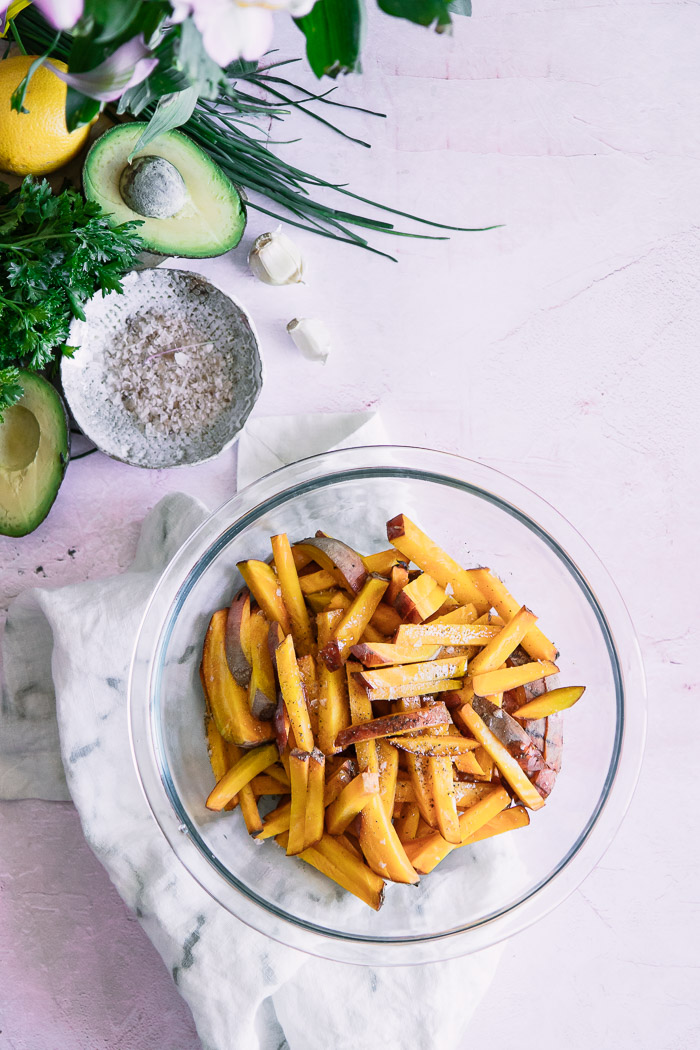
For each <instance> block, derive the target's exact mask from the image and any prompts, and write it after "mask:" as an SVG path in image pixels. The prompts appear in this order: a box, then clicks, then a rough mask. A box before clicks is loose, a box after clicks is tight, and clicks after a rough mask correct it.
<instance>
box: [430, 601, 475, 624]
mask: <svg viewBox="0 0 700 1050" xmlns="http://www.w3.org/2000/svg"><path fill="white" fill-rule="evenodd" d="M427 622H428V623H442V624H451V625H452V626H455V625H457V624H465V623H476V609H475V608H474V606H473V605H472V604H471V603H470V604H469V605H459V606H458V607H457V608H456V609H452V611H451V612H446V613H438V614H437V615H436V616H431V617H430V619H429V620H428V621H427Z"/></svg>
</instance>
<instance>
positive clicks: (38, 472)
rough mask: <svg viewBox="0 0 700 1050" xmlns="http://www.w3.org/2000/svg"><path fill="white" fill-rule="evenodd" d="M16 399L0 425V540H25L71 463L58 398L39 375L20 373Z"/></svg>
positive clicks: (63, 412) (46, 510)
mask: <svg viewBox="0 0 700 1050" xmlns="http://www.w3.org/2000/svg"><path fill="white" fill-rule="evenodd" d="M20 383H21V385H22V387H23V389H24V395H23V396H22V398H21V400H20V401H19V402H18V403H17V404H16V405H12V406H11V407H10V408H6V409H5V411H4V419H3V422H2V423H0V535H4V536H26V535H27V533H29V532H33V531H34V529H36V528H37V526H39V525H40V524H41V522H42V521H43V520H44V518H45V517H46V515H47V514H48V513H49V511H50V510H51V507H52V506H53V503H54V500H55V499H56V495H57V494H58V490H59V488H60V487H61V482H62V481H63V478H64V475H65V473H66V468H67V466H68V460H69V458H70V429H69V426H68V416H67V413H66V409H65V405H64V403H63V399H62V398H61V395H60V394H59V393H58V391H57V390H56V389H55V388H54V387H53V386H52V385H51V384H50V383H49V382H48V380H46V379H44V378H43V377H42V376H39V375H36V374H34V373H33V372H20Z"/></svg>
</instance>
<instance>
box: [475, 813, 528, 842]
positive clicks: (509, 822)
mask: <svg viewBox="0 0 700 1050" xmlns="http://www.w3.org/2000/svg"><path fill="white" fill-rule="evenodd" d="M529 823H530V814H529V813H528V811H527V810H526V809H525V807H524V806H511V808H510V809H503V810H501V812H500V813H498V814H497V815H496V816H495V817H493V819H492V820H489V822H488V824H484V826H483V827H481V828H479V830H478V831H475V832H474V834H473V835H470V836H469V838H468V839H467V840H466V842H463V843H462V845H463V846H471V844H472V843H473V842H481V841H482V840H483V839H490V838H493V836H494V835H502V834H503V832H504V831H513V830H514V829H515V828H526V827H527V826H528V824H529Z"/></svg>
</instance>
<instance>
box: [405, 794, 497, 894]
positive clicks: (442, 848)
mask: <svg viewBox="0 0 700 1050" xmlns="http://www.w3.org/2000/svg"><path fill="white" fill-rule="evenodd" d="M509 805H510V795H509V794H508V792H507V791H506V790H505V788H501V787H494V788H493V789H492V790H491V792H490V794H488V795H487V796H486V797H485V798H482V799H481V801H480V802H476V803H475V804H474V805H473V806H470V808H469V809H467V810H465V811H464V812H463V813H462V815H461V816H460V818H459V831H460V838H461V841H460V842H459V843H452V842H447V841H445V839H444V838H443V837H442V835H441V834H440V832H439V831H435V832H433V833H432V835H426V836H425V837H424V838H420V839H414V841H413V842H409V843H407V844H406V854H407V856H408V858H409V860H410V862H411V863H412V864H413V866H414V867H415V869H416V871H417V872H419V873H420V874H421V875H427V874H429V873H430V872H431V871H432V870H433V869H434V868H436V867H437V865H438V864H439V863H440V861H441V860H444V859H445V857H446V856H447V855H448V854H449V853H451V852H452V850H453V849H458V848H459V846H463V845H466V842H467V840H468V839H469V838H470V836H471V835H474V834H475V833H476V832H477V831H479V829H480V828H482V827H483V826H484V824H487V823H488V822H489V821H490V820H493V818H494V817H495V816H496V815H497V814H498V813H500V812H501V810H503V809H505V808H506V806H509Z"/></svg>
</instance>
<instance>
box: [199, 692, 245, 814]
mask: <svg viewBox="0 0 700 1050" xmlns="http://www.w3.org/2000/svg"><path fill="white" fill-rule="evenodd" d="M204 725H205V728H206V732H207V750H208V752H209V762H210V763H211V769H212V773H213V774H214V779H215V780H216V782H217V783H218V782H219V780H221V778H222V777H223V776H224V774H225V773H228V771H229V769H230V768H231V766H232V765H233V762H234V759H233V756H232V755H231V750H230V749H231V747H232V746H233V745H231V744H229V742H228V740H224V738H223V737H222V735H221V733H220V732H219V730H218V729H217V728H216V722H215V721H214V719H213V717H212V715H211V713H210V712H209V711H207V713H206V715H205V716H204ZM237 805H238V796H237V795H234V796H233V798H232V799H231V800H230V801H229V802H227V803H226V805H225V806H224V809H235V808H236V806H237Z"/></svg>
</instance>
